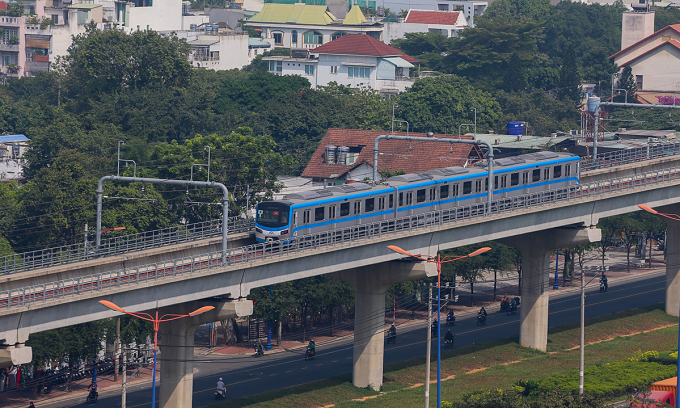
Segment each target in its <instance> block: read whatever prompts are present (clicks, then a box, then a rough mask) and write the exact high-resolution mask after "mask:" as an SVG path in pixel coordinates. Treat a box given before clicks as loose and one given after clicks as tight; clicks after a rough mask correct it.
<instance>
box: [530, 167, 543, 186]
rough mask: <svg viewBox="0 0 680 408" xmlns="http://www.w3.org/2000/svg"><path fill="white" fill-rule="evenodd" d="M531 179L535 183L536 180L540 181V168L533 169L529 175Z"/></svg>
mask: <svg viewBox="0 0 680 408" xmlns="http://www.w3.org/2000/svg"><path fill="white" fill-rule="evenodd" d="M531 180H532V181H533V182H534V183H535V182H537V181H541V169H536V170H534V171H533V173H532V175H531Z"/></svg>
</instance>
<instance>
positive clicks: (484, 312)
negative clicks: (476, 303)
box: [477, 306, 486, 317]
mask: <svg viewBox="0 0 680 408" xmlns="http://www.w3.org/2000/svg"><path fill="white" fill-rule="evenodd" d="M477 315H479V316H484V317H486V309H484V306H482V308H481V309H479V312H478V313H477Z"/></svg>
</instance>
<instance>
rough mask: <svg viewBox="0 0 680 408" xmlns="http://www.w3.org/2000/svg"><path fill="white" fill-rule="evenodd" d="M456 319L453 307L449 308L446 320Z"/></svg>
mask: <svg viewBox="0 0 680 408" xmlns="http://www.w3.org/2000/svg"><path fill="white" fill-rule="evenodd" d="M454 319H455V316H454V315H453V309H449V313H447V314H446V320H447V321H449V322H450V321H453V320H454Z"/></svg>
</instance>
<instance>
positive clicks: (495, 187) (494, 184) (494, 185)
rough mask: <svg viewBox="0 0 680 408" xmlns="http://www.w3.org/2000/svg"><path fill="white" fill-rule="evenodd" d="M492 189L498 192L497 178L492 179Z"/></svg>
mask: <svg viewBox="0 0 680 408" xmlns="http://www.w3.org/2000/svg"><path fill="white" fill-rule="evenodd" d="M493 188H494V190H498V176H496V177H494V178H493Z"/></svg>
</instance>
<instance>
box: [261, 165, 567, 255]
mask: <svg viewBox="0 0 680 408" xmlns="http://www.w3.org/2000/svg"><path fill="white" fill-rule="evenodd" d="M579 164H580V161H579V157H578V156H576V155H572V154H569V153H554V152H538V153H530V154H524V155H521V156H515V157H508V158H503V159H497V160H494V172H493V174H494V189H493V190H494V191H493V196H494V200H497V199H500V198H506V197H513V196H518V195H523V194H528V193H535V192H541V191H546V190H551V189H552V190H554V189H559V188H563V187H568V186H576V185H578V184H579ZM487 191H488V169H487V168H486V167H483V166H481V167H470V168H465V167H446V168H443V169H437V170H430V171H426V172H424V173H412V174H404V175H401V176H394V177H390V178H389V179H387V181H386V182H384V183H382V184H378V185H374V186H371V185H368V184H365V183H353V184H345V185H341V186H333V187H328V188H326V189H323V190H308V191H303V192H300V193H294V194H288V195H286V196H284V197H283V199H282V200H278V201H265V202H261V203H259V204H258V205H257V216H256V220H255V237H256V239H257V241H258V242H264V241H277V240H288V239H290V238H291V237H295V236H301V235H306V234H311V233H316V232H321V231H327V230H332V229H336V228H345V227H349V226H354V225H359V224H369V223H372V222H375V221H382V220H387V219H395V218H400V217H404V216H407V215H413V214H420V213H427V212H431V211H437V210H441V209H447V208H454V207H456V206H460V205H469V204H474V203H480V202H484V201H486V200H487Z"/></svg>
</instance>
